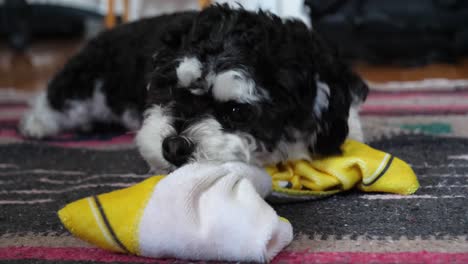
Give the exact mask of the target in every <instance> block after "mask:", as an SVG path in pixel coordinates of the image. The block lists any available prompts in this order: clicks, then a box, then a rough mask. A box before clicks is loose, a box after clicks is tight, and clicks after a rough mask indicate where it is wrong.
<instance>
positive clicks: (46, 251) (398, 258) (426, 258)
mask: <svg viewBox="0 0 468 264" xmlns="http://www.w3.org/2000/svg"><path fill="white" fill-rule="evenodd" d="M15 259H16V260H18V259H44V260H64V261H67V260H68V261H101V262H114V263H118V262H140V263H150V262H154V261H155V260H156V259H150V258H144V257H136V256H130V255H123V254H115V253H111V252H108V251H105V250H102V249H97V248H73V247H66V248H65V247H64V248H47V247H7V248H0V260H15ZM157 261H158V263H173V262H174V260H172V259H158V260H157ZM272 263H379V264H381V263H408V264H412V263H414V264H416V263H428V264H433V263H468V253H438V252H426V251H423V252H392V253H365V252H287V251H286V252H281V253H280V254H279V255H278V256H276V258H275V259H274V260H273V261H272Z"/></svg>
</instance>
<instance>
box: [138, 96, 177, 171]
mask: <svg viewBox="0 0 468 264" xmlns="http://www.w3.org/2000/svg"><path fill="white" fill-rule="evenodd" d="M145 117H146V118H145V120H144V122H143V125H142V127H141V129H140V130H139V131H138V133H137V135H136V137H135V143H136V145H137V147H138V150H139V151H140V153H141V155H142V157H143V158H144V159H145V160H146V162H148V164H149V165H150V166H151V169H152V170H153V171H155V172H168V170H170V169H171V168H172V165H170V164H169V163H168V162H167V161H166V160H165V159H164V157H163V154H162V142H163V140H164V138H166V137H167V136H169V135H171V134H173V133H175V129H174V128H173V127H172V125H171V122H172V118H171V117H170V116H169V115H168V114H167V111H166V110H165V109H163V108H162V107H161V106H158V105H154V106H153V107H151V108H149V109H148V110H147V111H146V112H145Z"/></svg>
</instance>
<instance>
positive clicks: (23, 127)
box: [18, 111, 59, 139]
mask: <svg viewBox="0 0 468 264" xmlns="http://www.w3.org/2000/svg"><path fill="white" fill-rule="evenodd" d="M18 130H19V132H20V133H21V135H23V136H24V137H27V138H36V139H41V138H45V137H47V136H51V135H54V134H57V132H58V130H59V129H58V125H57V123H56V122H55V121H54V120H51V119H49V120H48V119H47V117H46V116H40V114H39V113H37V112H34V111H31V112H28V113H26V114H25V115H24V116H23V118H22V119H21V121H20V124H19V127H18Z"/></svg>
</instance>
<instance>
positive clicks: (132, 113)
mask: <svg viewBox="0 0 468 264" xmlns="http://www.w3.org/2000/svg"><path fill="white" fill-rule="evenodd" d="M121 120H122V124H123V125H124V126H125V128H127V129H128V130H130V131H135V130H137V129H139V128H140V126H141V121H140V120H141V119H140V113H138V111H137V110H135V109H127V110H125V111H124V112H123V114H122V117H121Z"/></svg>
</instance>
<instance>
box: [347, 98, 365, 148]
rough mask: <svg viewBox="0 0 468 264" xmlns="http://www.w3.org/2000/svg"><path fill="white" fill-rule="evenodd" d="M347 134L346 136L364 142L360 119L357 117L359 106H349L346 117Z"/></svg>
mask: <svg viewBox="0 0 468 264" xmlns="http://www.w3.org/2000/svg"><path fill="white" fill-rule="evenodd" d="M348 127H349V134H348V138H350V139H354V140H357V141H360V142H364V134H363V132H362V127H361V119H360V118H359V106H351V108H350V109H349V117H348Z"/></svg>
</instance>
